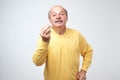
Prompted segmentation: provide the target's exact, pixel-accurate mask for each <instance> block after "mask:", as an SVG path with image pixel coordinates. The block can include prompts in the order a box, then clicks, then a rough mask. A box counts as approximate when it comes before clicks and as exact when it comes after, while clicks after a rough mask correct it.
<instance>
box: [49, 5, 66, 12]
mask: <svg viewBox="0 0 120 80" xmlns="http://www.w3.org/2000/svg"><path fill="white" fill-rule="evenodd" d="M61 12H65V9H64V8H62V7H61V6H55V7H53V8H51V10H50V13H61Z"/></svg>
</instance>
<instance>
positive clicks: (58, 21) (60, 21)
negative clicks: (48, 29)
mask: <svg viewBox="0 0 120 80" xmlns="http://www.w3.org/2000/svg"><path fill="white" fill-rule="evenodd" d="M62 22H63V21H62V20H56V21H55V23H62Z"/></svg>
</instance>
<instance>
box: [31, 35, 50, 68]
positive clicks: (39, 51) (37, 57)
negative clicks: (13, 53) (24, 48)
mask: <svg viewBox="0 0 120 80" xmlns="http://www.w3.org/2000/svg"><path fill="white" fill-rule="evenodd" d="M47 48H48V43H47V42H44V41H42V38H41V37H40V38H39V39H38V43H37V48H36V50H35V52H34V54H33V57H32V60H33V62H34V64H35V65H36V66H40V65H42V64H43V63H44V62H45V60H46V57H47Z"/></svg>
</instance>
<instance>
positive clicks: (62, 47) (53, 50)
mask: <svg viewBox="0 0 120 80" xmlns="http://www.w3.org/2000/svg"><path fill="white" fill-rule="evenodd" d="M80 55H82V56H83V63H82V69H83V70H85V71H86V70H87V69H88V67H89V66H90V63H91V60H92V48H91V47H90V45H89V44H88V43H87V41H86V40H85V38H84V37H83V36H82V35H81V34H80V33H79V32H78V31H76V30H72V29H69V28H67V29H66V31H65V33H64V34H63V35H58V34H57V33H56V32H55V31H54V30H53V29H52V30H51V36H50V41H49V43H47V42H44V41H42V39H41V37H40V38H39V39H38V45H37V48H36V51H35V52H34V54H33V62H34V63H35V64H36V65H37V66H40V65H42V64H43V63H44V62H45V69H44V78H45V80H76V74H77V72H78V71H79V64H80V63H79V62H80Z"/></svg>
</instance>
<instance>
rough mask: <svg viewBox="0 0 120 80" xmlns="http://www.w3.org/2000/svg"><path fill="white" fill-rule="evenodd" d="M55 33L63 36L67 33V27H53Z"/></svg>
mask: <svg viewBox="0 0 120 80" xmlns="http://www.w3.org/2000/svg"><path fill="white" fill-rule="evenodd" d="M53 29H54V31H55V32H56V33H58V34H59V35H63V34H64V33H65V30H66V27H65V26H64V27H61V26H60V27H53Z"/></svg>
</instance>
